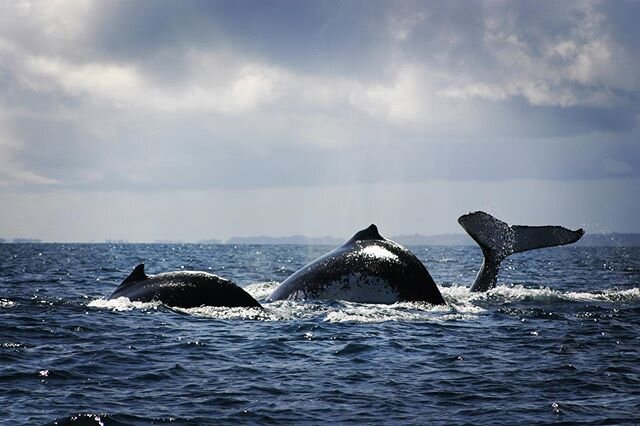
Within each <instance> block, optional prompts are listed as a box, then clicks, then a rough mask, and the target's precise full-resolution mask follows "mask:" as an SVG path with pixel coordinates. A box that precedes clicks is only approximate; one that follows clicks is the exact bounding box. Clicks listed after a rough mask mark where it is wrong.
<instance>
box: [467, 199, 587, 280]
mask: <svg viewBox="0 0 640 426" xmlns="http://www.w3.org/2000/svg"><path fill="white" fill-rule="evenodd" d="M458 223H459V224H460V226H462V228H463V229H464V230H465V231H467V233H468V234H469V236H470V237H471V238H472V239H473V240H474V241H475V242H476V243H477V244H478V245H479V246H480V249H481V250H482V254H483V261H482V265H481V266H480V269H479V270H478V274H477V275H476V279H475V281H474V282H473V284H472V285H471V289H470V290H471V291H472V292H484V291H488V290H490V289H492V288H494V287H495V286H496V283H497V279H498V272H499V271H500V263H501V262H502V261H503V260H504V259H506V258H507V257H508V256H510V255H512V254H514V253H521V252H524V251H529V250H534V249H539V248H545V247H555V246H563V245H567V244H572V243H575V242H576V241H578V240H579V239H580V238H582V236H583V235H584V233H585V232H584V229H582V228H579V229H576V230H575V231H572V230H570V229H567V228H565V227H562V226H526V225H511V226H510V225H509V224H507V223H506V222H503V221H501V220H499V219H496V218H495V217H493V216H491V215H490V214H489V213H485V212H482V211H476V212H472V213H468V214H465V215H462V216H460V217H459V218H458Z"/></svg>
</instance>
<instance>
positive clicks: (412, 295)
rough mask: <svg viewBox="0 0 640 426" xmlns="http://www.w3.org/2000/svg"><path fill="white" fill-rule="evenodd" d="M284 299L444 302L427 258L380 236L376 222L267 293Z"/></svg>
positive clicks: (439, 303) (438, 303)
mask: <svg viewBox="0 0 640 426" xmlns="http://www.w3.org/2000/svg"><path fill="white" fill-rule="evenodd" d="M284 299H289V300H309V299H319V300H346V301H349V302H360V303H387V304H390V303H395V302H404V301H412V302H426V303H430V304H432V305H444V304H445V300H444V298H443V297H442V294H440V290H439V289H438V286H437V285H436V283H435V282H434V281H433V278H431V275H430V274H429V271H427V268H426V267H425V266H424V264H423V263H422V262H421V261H420V260H419V259H418V258H417V257H416V256H415V255H414V254H413V253H412V252H411V251H409V250H408V249H406V248H404V247H403V246H401V245H400V244H397V243H395V242H393V241H391V240H388V239H386V238H384V237H383V236H381V235H380V233H379V232H378V228H377V226H376V225H375V224H372V225H371V226H369V227H368V228H366V229H363V230H362V231H359V232H357V233H356V234H355V235H354V236H353V237H352V238H351V239H350V240H349V241H347V242H346V243H344V244H343V245H341V246H340V247H338V248H336V249H335V250H332V251H330V252H329V253H327V254H325V255H324V256H321V257H320V258H318V259H316V260H314V261H313V262H311V263H310V264H308V265H306V266H304V267H302V268H301V269H299V270H298V271H296V272H294V273H293V274H292V275H291V276H289V277H288V278H287V279H285V280H284V281H283V282H282V283H281V284H280V286H278V288H276V289H275V290H274V291H273V292H272V293H271V295H270V296H269V300H272V301H275V300H284Z"/></svg>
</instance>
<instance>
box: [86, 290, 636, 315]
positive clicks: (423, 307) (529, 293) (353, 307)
mask: <svg viewBox="0 0 640 426" xmlns="http://www.w3.org/2000/svg"><path fill="white" fill-rule="evenodd" d="M277 285H278V283H275V282H263V283H256V284H250V285H248V286H246V287H245V290H247V292H249V293H250V294H251V295H252V296H253V297H255V298H256V299H258V300H265V299H266V298H267V297H268V295H269V294H270V293H271V292H272V291H273V289H274V288H276V287H277ZM441 290H442V295H443V297H444V299H445V301H446V302H447V304H446V305H444V306H434V305H429V304H425V303H420V302H398V303H394V304H390V305H385V304H368V303H354V302H346V301H330V302H328V301H302V302H301V301H295V300H281V301H275V302H269V303H264V309H259V308H244V307H234V308H228V307H220V306H200V307H196V308H188V309H186V308H169V309H171V310H172V311H175V312H178V313H181V314H187V315H194V316H198V317H205V318H212V319H223V320H257V321H290V320H296V319H314V318H316V319H320V320H322V321H326V322H330V323H341V322H353V323H376V322H389V321H397V322H404V321H411V322H415V321H438V322H441V321H452V320H458V321H465V320H470V319H474V318H477V317H478V316H479V315H483V314H485V313H487V312H488V311H489V310H491V306H495V305H500V306H502V305H508V304H510V303H521V302H532V303H541V304H554V303H562V302H610V303H625V302H637V301H640V289H639V288H633V289H628V290H618V289H607V290H601V291H595V292H580V293H577V292H562V291H559V290H553V289H551V288H549V287H542V288H527V287H524V286H522V285H499V286H497V287H495V288H493V289H491V290H489V291H487V292H485V293H473V292H471V291H469V287H466V286H457V285H454V286H450V287H443V288H442V289H441ZM88 306H89V307H93V308H102V309H111V310H114V311H129V310H134V309H141V310H151V309H154V310H155V309H158V307H160V306H163V305H162V304H161V303H160V302H148V303H144V302H132V301H130V300H129V299H127V298H124V297H121V298H118V299H113V300H106V299H96V300H92V301H91V302H89V304H88Z"/></svg>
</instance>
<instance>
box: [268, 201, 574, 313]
mask: <svg viewBox="0 0 640 426" xmlns="http://www.w3.org/2000/svg"><path fill="white" fill-rule="evenodd" d="M458 222H459V223H460V225H461V226H462V227H463V228H464V229H465V230H466V231H467V232H468V233H469V235H470V236H471V237H472V238H473V239H474V240H475V241H476V242H477V243H478V244H479V245H480V247H481V249H482V252H483V254H484V262H483V265H482V267H481V269H480V272H479V273H478V276H477V278H476V280H475V282H474V284H473V285H472V286H471V291H475V292H480V291H487V290H489V289H490V288H492V287H495V285H496V280H497V276H498V271H499V269H500V262H502V261H503V260H504V259H505V258H506V257H507V256H509V255H510V254H513V253H519V252H523V251H527V250H533V249H536V248H542V247H552V246H557V245H564V244H570V243H573V242H575V241H577V240H579V239H580V238H581V237H582V235H584V231H583V230H582V229H578V230H576V231H571V230H569V229H567V228H563V227H561V226H509V225H507V224H506V223H505V222H502V221H500V220H498V219H496V218H494V217H493V216H491V215H490V214H488V213H485V212H480V211H478V212H473V213H469V214H466V215H463V216H461V217H460V218H459V219H458ZM269 299H270V300H284V299H294V300H306V299H320V300H346V301H351V302H363V303H395V302H405V301H409V302H426V303H430V304H433V305H442V304H445V301H444V298H443V297H442V295H441V293H440V290H438V287H437V286H436V284H435V282H434V281H433V279H432V278H431V275H430V274H429V272H428V271H427V269H426V268H425V266H424V265H423V264H422V262H421V261H420V260H419V259H418V258H417V257H416V256H415V255H414V254H413V253H411V252H410V251H409V250H408V249H406V248H404V247H403V246H401V245H400V244H397V243H395V242H393V241H391V240H388V239H386V238H384V237H382V236H381V235H380V234H379V233H378V229H377V227H376V226H375V225H371V226H369V227H368V228H367V229H364V230H362V231H360V232H357V233H356V234H355V235H354V236H353V237H352V238H351V239H350V240H349V241H347V242H346V243H345V244H343V245H342V246H340V247H338V248H336V249H335V250H333V251H331V252H329V253H327V254H325V255H324V256H322V257H320V258H318V259H316V260H314V261H313V262H311V263H310V264H308V265H306V266H304V267H302V268H301V269H299V270H298V271H296V272H294V273H293V274H292V275H291V276H290V277H289V278H287V279H286V280H284V281H283V282H282V284H280V286H279V287H278V288H276V290H275V291H274V292H273V293H271V295H270V296H269Z"/></svg>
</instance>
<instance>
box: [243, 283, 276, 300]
mask: <svg viewBox="0 0 640 426" xmlns="http://www.w3.org/2000/svg"><path fill="white" fill-rule="evenodd" d="M279 285H280V283H278V282H275V281H268V282H263V283H255V284H249V285H248V286H246V287H243V289H244V291H246V292H247V293H249V294H250V295H251V296H252V297H253V298H254V299H256V300H257V301H261V300H266V299H267V298H268V297H269V295H270V294H271V293H273V290H275V289H276V288H278V286H279Z"/></svg>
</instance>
